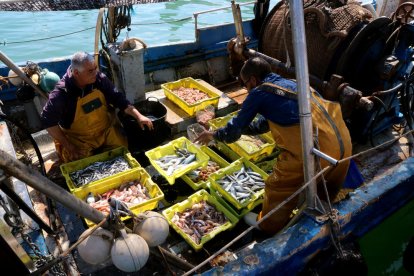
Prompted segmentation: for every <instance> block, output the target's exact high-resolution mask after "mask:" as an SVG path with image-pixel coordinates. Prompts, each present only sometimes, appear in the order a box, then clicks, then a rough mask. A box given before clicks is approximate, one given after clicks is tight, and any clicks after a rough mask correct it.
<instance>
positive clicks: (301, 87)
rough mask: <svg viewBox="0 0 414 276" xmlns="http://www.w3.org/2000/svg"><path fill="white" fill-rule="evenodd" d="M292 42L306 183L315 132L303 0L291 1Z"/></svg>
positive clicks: (311, 192) (310, 192) (310, 196)
mask: <svg viewBox="0 0 414 276" xmlns="http://www.w3.org/2000/svg"><path fill="white" fill-rule="evenodd" d="M289 6H290V9H289V10H290V13H291V22H292V40H293V41H292V42H293V50H294V55H295V68H296V81H297V85H298V95H299V115H300V130H301V138H302V151H303V153H302V154H303V163H304V164H303V165H304V166H303V172H304V179H305V182H308V181H309V180H310V179H312V177H313V176H314V174H315V172H314V168H315V159H314V157H313V155H312V152H311V151H312V148H313V130H312V115H311V106H310V92H309V91H310V90H309V71H308V55H307V50H306V35H305V20H304V12H303V1H302V0H289ZM315 196H316V183H312V184H311V185H309V187H308V188H307V190H306V202H307V206H308V208H315V204H316V201H315Z"/></svg>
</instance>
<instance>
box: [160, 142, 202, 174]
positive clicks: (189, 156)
mask: <svg viewBox="0 0 414 276" xmlns="http://www.w3.org/2000/svg"><path fill="white" fill-rule="evenodd" d="M184 146H185V145H184ZM175 153H176V154H170V155H165V156H163V157H161V158H159V159H157V160H155V162H156V163H157V164H158V166H160V167H161V169H163V170H164V171H166V172H167V175H168V176H170V175H172V174H173V173H174V172H175V171H176V170H178V169H179V168H182V167H184V166H187V165H189V164H191V163H192V162H194V161H196V155H195V153H192V152H190V151H189V150H188V149H185V148H176V149H175Z"/></svg>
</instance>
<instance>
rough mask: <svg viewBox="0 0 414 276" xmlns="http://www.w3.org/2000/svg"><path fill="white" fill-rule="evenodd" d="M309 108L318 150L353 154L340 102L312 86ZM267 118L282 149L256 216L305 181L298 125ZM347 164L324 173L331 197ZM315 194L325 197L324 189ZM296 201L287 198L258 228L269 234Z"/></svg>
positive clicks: (278, 89)
mask: <svg viewBox="0 0 414 276" xmlns="http://www.w3.org/2000/svg"><path fill="white" fill-rule="evenodd" d="M262 86H263V87H262V88H264V89H263V90H266V91H269V92H273V93H276V94H278V95H281V96H283V95H285V96H287V97H288V98H294V97H297V94H296V93H294V92H291V91H289V90H286V89H285V88H283V87H279V86H276V85H274V84H268V83H265V84H263V85H262ZM272 90H273V91H272ZM311 110H312V124H313V128H314V131H315V129H317V131H318V142H319V148H320V150H321V151H322V152H324V153H326V154H328V155H329V156H331V157H333V158H335V159H338V160H339V159H342V158H344V157H348V156H350V155H351V154H352V144H351V137H350V135H349V131H348V128H347V127H346V125H345V122H344V120H343V119H342V113H341V108H340V105H339V104H338V103H335V102H330V101H326V100H324V99H323V98H321V97H319V96H318V94H317V93H316V92H314V91H313V90H312V96H311ZM268 122H269V126H270V131H271V133H272V136H273V139H274V140H275V142H276V144H277V145H278V147H280V148H281V149H282V152H281V154H280V155H279V156H278V160H277V162H276V163H275V165H274V167H273V172H272V174H270V175H269V177H268V179H267V180H266V185H265V193H264V202H263V208H262V212H261V213H260V215H259V218H258V219H260V218H261V217H263V216H264V215H265V214H267V213H268V212H270V211H271V210H272V209H273V208H274V207H276V206H277V205H279V204H280V203H281V202H282V201H284V200H285V199H286V198H288V197H289V196H290V195H291V194H293V193H294V192H295V191H296V190H298V189H299V188H300V187H301V185H302V184H303V183H304V176H303V157H302V143H301V134H300V125H299V124H297V125H293V126H287V127H284V126H280V125H278V124H275V123H273V122H271V121H268ZM309 139H312V137H309ZM320 164H321V167H322V168H324V167H326V166H328V165H329V164H328V162H327V161H325V160H322V159H321V160H320ZM348 167H349V162H344V163H341V164H340V165H338V166H336V167H334V168H333V169H332V170H330V171H329V172H328V173H327V174H326V175H325V179H326V180H327V188H328V193H329V195H330V199H331V200H332V199H333V198H334V197H335V196H336V194H337V193H338V192H339V190H340V189H341V186H342V183H343V182H344V180H345V177H346V174H347V171H348ZM320 190H322V189H319V188H318V192H319V191H320ZM318 194H319V195H320V196H321V197H322V199H325V198H326V197H324V194H323V193H318ZM297 204H298V197H296V198H294V199H293V200H291V201H289V202H288V203H287V204H286V205H284V207H282V208H281V209H279V211H277V212H275V213H274V214H273V215H272V216H271V217H269V218H268V219H266V220H265V221H264V222H262V223H261V224H260V228H261V229H262V230H263V231H265V232H267V233H269V234H275V233H277V232H278V231H279V230H281V229H282V228H283V227H284V226H285V225H286V224H287V222H288V221H289V217H290V215H291V212H292V210H293V209H294V208H296V206H297Z"/></svg>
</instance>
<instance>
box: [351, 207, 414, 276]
mask: <svg viewBox="0 0 414 276" xmlns="http://www.w3.org/2000/svg"><path fill="white" fill-rule="evenodd" d="M413 236H414V200H413V201H411V202H409V203H407V204H406V205H405V206H403V207H402V208H400V209H399V210H398V211H396V212H395V213H394V214H392V215H391V216H389V217H388V218H387V219H385V220H384V221H383V222H382V223H381V224H379V225H378V226H377V227H376V228H374V229H373V230H371V231H370V232H368V233H367V234H366V235H364V236H363V237H362V238H361V239H360V240H359V245H360V247H361V253H362V255H363V257H364V259H365V261H366V262H367V265H368V275H369V276H379V275H393V276H405V275H406V276H408V275H410V274H409V273H408V272H407V270H405V269H404V267H403V254H404V251H405V249H406V247H407V245H408V243H409V241H410V239H411V238H412V237H413ZM411 262H414V259H412V260H411Z"/></svg>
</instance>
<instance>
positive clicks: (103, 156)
mask: <svg viewBox="0 0 414 276" xmlns="http://www.w3.org/2000/svg"><path fill="white" fill-rule="evenodd" d="M119 156H123V157H124V158H125V160H126V161H127V162H128V164H129V166H130V167H131V169H133V168H137V167H141V165H140V164H139V163H138V161H137V160H136V159H135V158H134V157H132V155H131V153H130V152H129V151H128V149H126V148H125V147H119V148H116V149H113V150H110V151H106V152H103V153H100V154H96V155H93V156H90V157H87V158H84V159H80V160H77V161H73V162H69V163H66V164H63V165H61V166H60V171H61V172H62V175H63V177H64V178H65V179H66V184H67V185H68V188H69V191H70V192H72V193H73V192H74V191H76V190H78V189H80V188H84V187H85V186H88V187H89V186H95V185H97V184H99V183H101V182H102V181H104V180H106V179H110V178H112V177H114V176H116V175H118V174H124V173H126V172H128V171H129V170H126V171H123V172H120V173H117V174H115V175H111V176H108V177H105V178H102V179H99V180H96V181H93V182H90V183H89V184H86V185H83V186H82V187H76V185H75V184H74V183H73V181H72V179H71V178H70V176H69V174H70V173H72V172H75V171H79V170H82V169H84V168H86V167H87V166H89V165H91V164H92V163H95V162H102V161H108V160H111V159H114V158H116V157H119Z"/></svg>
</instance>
